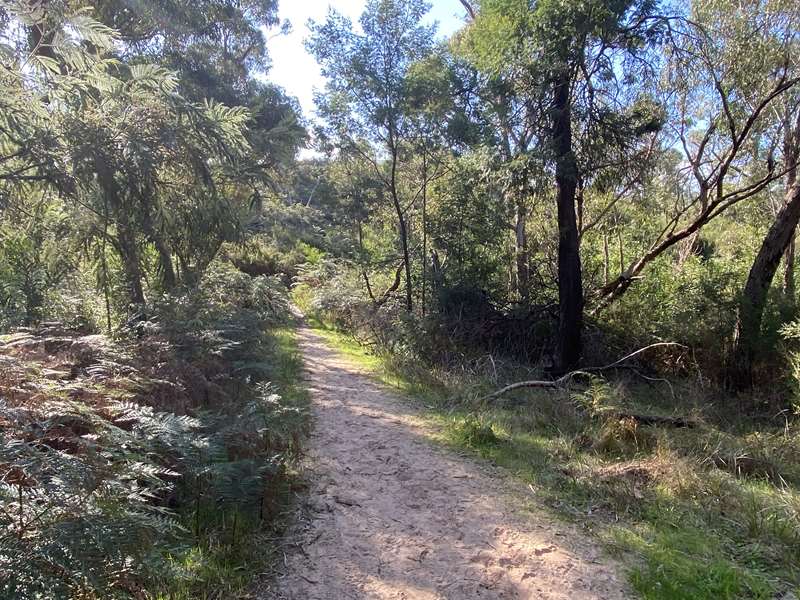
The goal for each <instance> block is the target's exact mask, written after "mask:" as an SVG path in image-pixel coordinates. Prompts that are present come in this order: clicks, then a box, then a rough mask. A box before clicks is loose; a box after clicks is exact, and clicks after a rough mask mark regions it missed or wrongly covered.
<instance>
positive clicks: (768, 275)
mask: <svg viewBox="0 0 800 600" xmlns="http://www.w3.org/2000/svg"><path fill="white" fill-rule="evenodd" d="M799 221H800V182H798V181H797V177H796V170H795V169H792V170H791V171H790V173H789V175H788V176H787V191H786V203H785V205H784V207H783V208H782V209H781V211H780V212H779V213H778V216H777V217H775V221H773V223H772V226H771V227H770V229H769V232H768V233H767V236H766V237H765V238H764V241H763V242H762V243H761V248H760V249H759V251H758V254H757V255H756V259H755V261H753V266H752V267H751V268H750V273H749V274H748V276H747V282H746V283H745V286H744V291H743V292H742V297H741V300H740V302H739V314H738V318H737V321H736V331H735V334H734V348H733V355H732V360H731V363H730V366H729V369H728V382H729V385H730V386H731V387H732V388H733V389H736V390H743V389H747V388H749V387H752V385H753V361H754V359H755V358H756V356H757V351H758V343H759V341H760V338H761V322H762V319H763V316H764V307H765V305H766V302H767V294H768V292H769V288H770V286H771V285H772V280H773V278H774V277H775V272H776V271H777V270H778V265H779V264H780V261H781V257H783V255H784V253H785V252H786V250H787V248H788V247H789V244H790V242H791V240H792V236H793V235H794V232H795V229H796V228H797V223H798V222H799Z"/></svg>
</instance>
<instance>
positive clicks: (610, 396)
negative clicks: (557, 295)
mask: <svg viewBox="0 0 800 600" xmlns="http://www.w3.org/2000/svg"><path fill="white" fill-rule="evenodd" d="M317 326H318V327H319V328H320V329H319V331H320V332H321V333H322V334H323V335H324V336H325V337H326V339H327V340H328V341H329V342H330V343H331V344H332V345H334V346H335V347H337V348H338V349H339V350H340V351H342V352H343V353H345V354H346V355H348V356H349V357H351V358H352V359H353V360H355V361H357V362H359V363H363V364H364V365H365V366H366V367H368V368H369V369H370V371H371V372H372V373H373V374H374V375H375V377H376V378H377V379H378V380H380V381H381V382H383V383H385V384H387V385H390V386H392V387H394V388H396V389H398V390H399V391H400V392H401V393H402V394H403V395H405V396H407V397H408V398H409V399H410V401H411V402H412V403H413V404H414V405H416V406H418V407H419V408H420V409H422V410H423V412H424V414H425V416H426V417H427V418H428V419H429V420H430V421H431V422H432V423H434V424H435V425H436V431H437V432H438V433H437V434H436V435H435V439H436V440H437V441H439V442H441V443H443V444H446V445H449V446H451V447H453V448H454V449H456V450H459V451H463V452H467V453H468V454H474V455H476V456H478V457H480V458H482V459H485V460H489V461H491V462H493V463H494V464H497V465H500V466H502V467H504V468H505V469H507V470H508V472H509V473H511V474H512V476H514V477H517V478H519V479H521V480H522V481H524V482H525V483H526V484H527V485H528V489H529V490H530V494H531V510H536V511H538V510H541V508H542V506H543V505H544V506H547V507H549V508H550V509H552V511H553V513H554V515H556V516H558V517H560V518H564V519H567V520H569V521H571V522H574V523H576V524H577V525H579V526H580V527H581V529H582V530H584V531H586V532H588V533H590V534H591V535H593V536H596V537H597V538H598V539H599V540H601V542H602V543H603V546H604V547H605V548H606V550H607V551H608V552H609V553H610V554H611V555H613V556H618V557H620V558H621V559H622V560H623V561H624V563H625V564H626V565H627V569H628V574H629V578H630V581H631V584H632V587H633V588H634V590H636V591H637V592H638V593H639V594H640V595H641V597H643V598H653V599H678V598H699V599H708V600H712V599H718V598H731V599H733V598H763V599H769V598H782V597H791V594H792V593H794V594H796V593H797V590H798V580H799V579H800V571H799V570H798V568H799V566H800V556H799V555H798V547H800V546H799V545H798V544H799V543H800V470H798V464H800V461H799V460H798V459H800V435H798V431H797V426H796V424H791V418H792V417H791V415H790V413H786V414H784V415H780V416H779V417H780V418H779V419H776V420H772V419H771V418H763V419H758V420H755V421H754V420H753V419H752V418H750V417H737V416H732V415H731V413H730V411H729V410H727V409H726V408H725V407H724V405H721V404H712V403H711V402H710V401H709V400H710V398H709V393H708V390H705V389H702V388H698V387H696V386H695V385H693V384H692V383H691V382H673V383H672V387H671V388H670V387H668V386H667V385H666V384H665V383H664V382H656V383H652V384H648V383H646V382H643V381H641V379H637V378H635V377H614V378H608V379H606V378H599V377H597V378H592V379H591V380H590V381H588V382H586V385H575V386H574V387H572V389H569V390H556V391H548V390H538V391H527V392H524V391H523V392H515V393H513V394H509V396H508V397H506V398H502V399H500V400H494V401H489V400H487V397H488V396H489V395H490V394H491V393H492V392H494V391H495V390H496V389H497V387H498V386H499V385H501V384H502V383H503V382H505V381H516V380H518V379H520V378H525V377H527V376H530V371H529V369H528V368H526V367H524V366H521V365H519V364H515V363H510V362H507V361H501V360H498V359H495V360H493V361H492V360H488V357H483V359H482V360H477V361H474V362H472V363H471V364H465V365H463V367H462V368H459V369H453V368H434V369H429V368H427V367H425V368H421V367H420V366H419V364H415V363H411V362H408V361H404V360H402V359H398V357H397V356H396V355H394V354H386V353H382V352H380V353H377V354H376V353H375V352H374V351H373V350H365V349H364V347H363V346H361V345H359V344H358V343H356V342H355V341H353V339H352V337H350V336H349V335H347V334H345V333H343V332H336V331H335V330H334V329H332V328H330V327H329V326H326V325H324V324H323V323H321V322H318V323H317ZM721 400H723V398H721V397H720V398H719V399H718V401H721ZM648 419H653V420H652V421H648ZM659 420H660V422H659ZM781 422H782V424H781Z"/></svg>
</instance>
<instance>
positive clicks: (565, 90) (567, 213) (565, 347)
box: [553, 73, 583, 372]
mask: <svg viewBox="0 0 800 600" xmlns="http://www.w3.org/2000/svg"><path fill="white" fill-rule="evenodd" d="M554 91H555V97H554V102H553V145H554V149H555V153H556V204H557V206H558V308H559V310H558V316H559V323H558V343H557V347H556V364H555V369H556V371H558V372H565V371H568V370H570V369H571V368H573V367H574V366H575V365H577V364H578V361H579V360H580V357H581V332H582V329H583V282H582V278H581V257H580V247H579V241H578V222H577V218H576V215H575V195H576V191H577V185H578V165H577V162H576V160H575V154H574V153H573V151H572V115H571V101H570V89H569V76H568V75H567V74H566V73H564V74H562V75H561V76H560V77H559V78H558V79H557V80H556V82H555V89H554Z"/></svg>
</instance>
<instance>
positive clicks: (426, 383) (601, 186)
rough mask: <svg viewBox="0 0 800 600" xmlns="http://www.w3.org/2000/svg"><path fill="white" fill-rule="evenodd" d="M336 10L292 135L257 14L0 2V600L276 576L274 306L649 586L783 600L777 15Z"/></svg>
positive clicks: (287, 432) (794, 496)
mask: <svg viewBox="0 0 800 600" xmlns="http://www.w3.org/2000/svg"><path fill="white" fill-rule="evenodd" d="M335 4H336V3H335V2H333V5H334V6H333V9H332V10H330V11H329V13H328V15H327V17H326V18H324V19H321V20H318V21H313V20H312V21H310V22H309V23H307V24H306V28H305V30H304V31H305V33H306V39H305V45H306V50H307V52H308V53H309V54H310V55H311V56H313V58H314V59H315V60H316V62H317V64H318V66H319V68H320V70H321V73H322V75H323V78H324V81H325V83H324V87H323V88H322V89H318V90H317V93H316V94H315V103H316V110H315V111H314V115H313V116H312V115H306V116H304V115H303V114H302V111H301V107H300V105H299V103H298V101H297V100H295V99H294V98H292V97H290V96H289V95H288V94H287V92H286V91H285V90H283V89H281V88H280V87H277V86H275V85H273V84H272V83H270V67H271V65H272V64H273V63H274V62H277V61H287V60H291V59H293V58H294V57H286V56H272V55H270V52H269V40H270V37H271V36H273V35H281V34H283V33H287V32H288V31H289V30H290V28H291V26H290V24H289V23H285V22H284V23H281V22H280V20H279V18H278V6H277V0H194V1H192V2H189V1H187V0H173V1H170V2H135V3H131V2H128V1H126V0H97V1H95V2H91V3H89V2H86V1H84V0H59V1H55V0H52V1H47V2H43V1H29V0H0V336H2V337H0V438H1V439H0V442H2V444H1V445H0V523H1V524H2V526H3V527H2V528H3V533H2V535H0V597H3V598H22V599H26V600H27V599H29V598H30V599H32V600H33V599H36V600H44V599H48V598H53V599H56V598H59V599H61V598H64V599H69V600H72V599H76V600H77V599H80V600H84V599H95V598H97V599H99V598H115V597H119V598H142V599H154V600H181V599H184V598H185V599H187V600H188V599H189V598H208V599H209V600H210V599H211V598H235V597H237V595H242V594H244V593H245V592H244V591H243V590H246V589H248V586H250V585H252V580H253V578H254V577H255V575H256V574H258V573H262V572H264V571H265V570H268V569H267V566H268V564H269V561H270V560H271V556H270V554H271V552H272V551H273V549H274V547H275V545H274V541H275V539H276V537H277V536H278V534H279V532H280V530H281V525H282V514H283V511H284V508H285V506H286V499H287V497H288V496H290V495H291V494H290V493H289V492H290V491H291V489H292V486H293V485H294V483H293V477H292V468H293V463H294V461H295V460H296V458H297V457H298V455H299V454H300V452H301V438H302V433H303V431H304V429H305V427H306V416H305V410H304V404H305V402H306V396H305V392H304V391H303V389H302V387H301V384H300V377H299V370H300V363H299V359H298V357H297V355H296V349H295V348H294V342H293V336H292V327H293V321H292V318H291V316H290V314H291V313H292V311H293V307H292V306H291V303H294V304H295V305H296V306H297V307H299V308H300V309H301V310H302V312H304V313H305V315H306V316H307V318H308V319H309V320H311V321H312V322H316V323H317V324H318V325H320V326H322V327H324V328H325V331H327V332H328V335H329V337H330V339H331V340H332V341H333V342H335V343H337V344H340V345H343V346H345V347H346V349H347V350H348V351H349V352H351V354H354V355H358V356H359V357H361V358H362V359H364V358H365V356H366V357H367V358H366V359H367V360H369V361H370V364H371V366H372V367H374V368H375V369H376V370H377V372H379V373H380V375H381V377H382V378H383V379H384V380H385V381H387V382H388V383H391V384H393V385H396V386H398V387H400V388H401V389H403V390H404V391H406V392H407V393H408V394H409V395H410V396H411V397H413V398H415V399H416V400H417V401H418V402H419V404H420V405H421V406H423V407H424V408H426V409H427V410H428V411H429V414H430V416H431V418H432V419H435V420H437V421H438V422H439V423H440V424H441V428H440V430H441V432H442V433H441V438H442V441H443V442H445V443H448V444H451V445H452V446H453V447H455V448H459V449H461V450H463V451H467V452H471V453H474V454H476V455H479V456H482V457H484V458H486V459H489V460H492V461H494V462H496V463H498V464H500V465H503V466H504V467H506V468H507V469H508V470H509V471H510V472H511V473H513V474H514V476H516V477H519V478H521V479H523V480H524V481H526V482H527V483H528V484H529V485H530V487H529V489H530V492H531V500H532V502H533V503H535V505H536V506H539V507H541V506H542V505H545V506H549V507H550V508H552V510H553V511H554V513H556V514H559V515H562V516H564V517H566V518H570V519H573V520H575V521H576V522H577V523H579V524H581V525H582V526H583V527H585V528H586V529H587V530H590V531H592V532H593V533H594V534H595V535H597V536H598V537H599V538H601V539H602V540H604V542H605V543H606V545H607V547H608V548H609V549H610V550H612V551H615V552H617V553H618V554H619V555H620V556H622V557H624V558H625V560H626V561H627V562H628V564H629V567H630V582H631V585H632V587H633V589H635V590H636V591H637V592H638V593H639V594H640V595H641V596H642V597H645V598H653V599H667V598H708V599H711V598H775V597H777V598H784V599H786V600H788V599H790V598H793V597H794V596H797V595H798V594H800V591H798V586H800V555H798V552H799V550H798V549H800V539H798V538H800V525H799V523H800V515H799V514H798V513H799V512H800V470H799V469H800V467H799V466H798V465H800V421H799V419H800V313H799V312H798V303H797V286H796V276H797V260H796V256H795V234H796V229H797V225H798V222H800V178H798V161H799V160H800V63H798V59H800V4H798V3H797V2H796V0H762V1H760V2H745V1H737V2H732V1H730V0H612V1H607V0H569V1H567V0H460V1H459V2H457V3H456V2H455V1H454V2H453V4H454V5H455V6H456V8H457V9H458V10H460V11H461V17H463V18H462V20H461V21H460V22H459V23H458V26H457V27H452V28H450V31H452V33H451V34H450V35H449V36H442V35H439V33H438V30H437V24H436V23H435V22H433V20H432V19H431V17H430V15H429V14H428V11H429V9H430V5H429V3H427V2H425V1H424V0H366V2H365V4H364V11H363V14H362V16H361V18H360V19H359V21H358V22H357V23H354V22H352V21H351V20H350V19H349V18H347V17H345V16H344V15H343V14H340V13H339V12H337V10H335ZM454 10H455V9H454ZM295 25H296V26H297V25H300V24H295ZM343 336H346V337H347V339H348V342H347V343H345V342H344V341H343ZM353 344H357V348H358V349H355V347H354V346H353ZM515 384H517V385H515ZM508 386H512V387H510V388H508ZM506 388H508V389H506ZM489 493H492V490H487V494H489Z"/></svg>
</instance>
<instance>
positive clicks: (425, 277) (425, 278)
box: [422, 156, 428, 317]
mask: <svg viewBox="0 0 800 600" xmlns="http://www.w3.org/2000/svg"><path fill="white" fill-rule="evenodd" d="M422 177H423V180H422V316H423V317H424V316H425V312H426V310H427V291H428V160H427V158H426V157H424V156H423V158H422Z"/></svg>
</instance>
